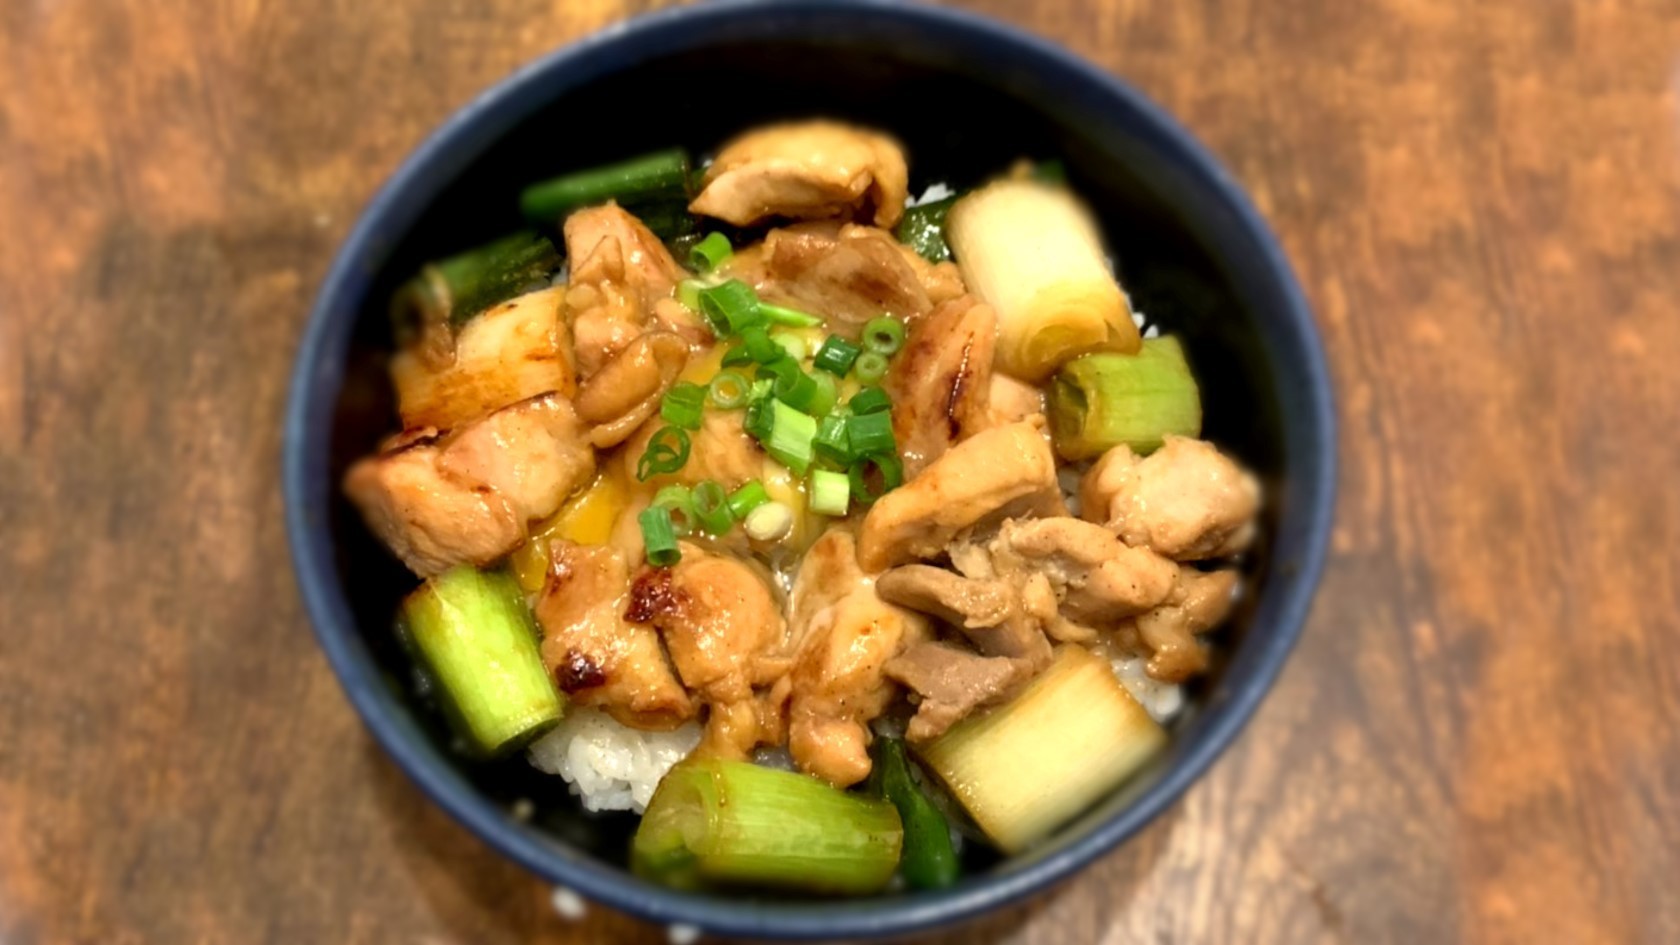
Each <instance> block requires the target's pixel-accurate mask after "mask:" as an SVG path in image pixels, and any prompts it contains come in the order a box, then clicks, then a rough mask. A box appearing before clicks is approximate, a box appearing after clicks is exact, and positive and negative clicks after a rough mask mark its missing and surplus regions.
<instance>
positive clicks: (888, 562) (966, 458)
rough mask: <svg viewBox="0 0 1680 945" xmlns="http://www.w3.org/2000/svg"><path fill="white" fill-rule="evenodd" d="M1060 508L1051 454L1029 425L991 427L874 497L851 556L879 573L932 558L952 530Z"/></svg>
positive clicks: (1060, 512) (1062, 509)
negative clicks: (879, 497) (856, 547)
mask: <svg viewBox="0 0 1680 945" xmlns="http://www.w3.org/2000/svg"><path fill="white" fill-rule="evenodd" d="M1066 512H1067V508H1066V506H1065V504H1064V503H1063V501H1062V493H1061V489H1060V488H1059V487H1058V486H1057V484H1056V459H1055V457H1054V456H1053V455H1051V452H1050V445H1049V444H1048V443H1046V442H1045V441H1044V438H1043V437H1042V436H1040V435H1039V433H1038V430H1037V428H1036V427H1034V426H1033V425H1032V424H1030V423H1015V424H1010V425H1008V426H1002V427H994V428H992V429H990V430H985V431H983V432H981V433H977V434H975V435H974V436H972V437H969V438H968V439H966V440H964V441H963V442H961V443H959V444H957V445H956V446H954V447H952V448H951V449H950V450H949V451H948V452H946V453H945V455H943V456H941V457H940V458H939V459H937V460H935V461H934V462H933V463H932V464H930V465H929V466H928V467H927V468H926V469H924V470H923V471H922V473H921V475H919V476H917V477H916V478H914V479H912V480H910V481H909V482H907V483H905V484H904V485H903V486H901V487H899V488H897V489H894V490H893V491H892V492H889V493H887V494H886V495H885V496H883V497H882V498H881V500H880V501H878V502H876V503H875V504H874V505H873V506H872V507H871V508H870V510H869V514H868V515H867V516H865V517H864V520H863V527H862V529H861V530H860V531H859V533H858V561H859V562H860V563H861V564H862V565H863V568H864V570H865V571H871V572H873V571H880V570H883V569H885V568H889V567H892V566H893V565H897V564H907V563H909V562H911V561H917V560H924V559H928V558H933V557H936V556H938V555H939V554H941V553H943V552H944V551H945V546H946V545H947V544H949V543H950V542H951V540H952V539H953V538H955V537H956V536H957V533H958V532H961V531H963V530H964V529H968V528H973V527H976V526H979V525H982V524H983V523H986V522H988V521H1000V520H1002V519H1003V518H1006V517H1010V516H1019V515H1027V514H1039V515H1063V514H1066Z"/></svg>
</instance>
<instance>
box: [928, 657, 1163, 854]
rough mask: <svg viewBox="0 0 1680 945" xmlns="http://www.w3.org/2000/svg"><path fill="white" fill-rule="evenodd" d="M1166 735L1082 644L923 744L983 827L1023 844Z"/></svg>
mask: <svg viewBox="0 0 1680 945" xmlns="http://www.w3.org/2000/svg"><path fill="white" fill-rule="evenodd" d="M1166 742H1167V735H1166V732H1165V731H1164V730H1162V728H1161V726H1160V725H1158V724H1156V723H1155V720H1154V719H1151V718H1150V717H1149V713H1148V712H1147V711H1145V710H1144V708H1143V706H1141V705H1139V704H1138V702H1137V700H1136V699H1133V698H1132V697H1131V695H1130V694H1129V693H1127V692H1126V690H1125V688H1124V687H1122V686H1121V685H1120V682H1119V681H1118V680H1117V679H1115V677H1114V672H1113V671H1112V670H1111V669H1110V668H1109V666H1108V663H1107V662H1106V661H1104V660H1103V659H1101V658H1100V657H1097V656H1096V655H1094V654H1092V653H1091V651H1090V650H1087V649H1085V648H1084V647H1081V646H1064V647H1062V648H1061V650H1060V651H1059V652H1058V653H1057V655H1056V660H1055V662H1053V663H1051V664H1050V667H1049V668H1048V669H1046V670H1044V672H1043V673H1041V674H1040V675H1039V676H1038V678H1036V679H1034V680H1033V681H1032V682H1031V683H1029V684H1028V685H1027V687H1026V688H1025V689H1023V690H1022V691H1021V692H1020V694H1019V695H1017V696H1015V698H1013V699H1011V700H1010V701H1008V702H1006V703H1004V704H1003V705H1001V706H998V707H997V708H995V709H992V710H990V711H987V712H984V713H982V714H979V715H974V716H971V717H969V718H967V719H964V720H963V721H961V722H958V723H957V724H956V725H954V726H952V728H951V730H950V731H948V732H946V733H945V734H944V735H942V736H940V737H939V738H938V739H937V740H935V741H934V742H932V743H931V744H929V745H926V746H924V747H923V748H922V749H921V750H920V754H921V756H922V760H923V761H925V762H927V765H928V767H929V768H931V769H933V771H934V772H935V773H936V774H938V775H939V777H940V779H942V780H943V781H944V782H945V784H946V785H947V786H948V787H950V789H951V793H952V794H953V795H955V796H956V798H957V799H958V800H959V801H961V802H962V805H963V807H964V808H966V809H967V810H968V812H969V814H970V815H972V816H973V817H974V820H975V822H976V823H978V824H979V825H980V827H981V829H983V830H985V831H986V835H987V836H988V837H991V838H992V839H993V840H994V841H996V842H997V844H998V846H1000V847H1002V848H1003V849H1004V851H1005V852H1008V853H1016V852H1019V851H1020V850H1022V849H1024V848H1026V847H1028V846H1030V845H1031V844H1033V843H1034V842H1036V841H1038V840H1041V839H1043V838H1044V837H1046V836H1048V835H1049V834H1050V832H1051V831H1053V830H1055V829H1056V828H1057V827H1059V826H1061V825H1062V824H1064V823H1066V822H1067V821H1068V820H1070V819H1072V818H1073V817H1074V816H1075V815H1077V814H1079V813H1080V812H1082V811H1084V810H1086V809H1088V808H1089V807H1090V806H1091V805H1093V804H1095V803H1096V802H1097V801H1098V800H1099V799H1101V798H1102V797H1103V795H1105V794H1107V793H1109V792H1110V791H1112V790H1114V789H1115V788H1116V787H1117V786H1119V784H1120V783H1121V782H1122V781H1124V780H1126V778H1127V777H1129V776H1131V775H1132V774H1133V773H1134V772H1136V771H1137V770H1138V769H1139V768H1140V767H1142V766H1143V764H1144V763H1145V762H1146V761H1148V760H1149V758H1150V757H1151V756H1153V755H1154V754H1155V752H1157V751H1159V750H1160V749H1161V747H1162V746H1163V745H1165V744H1166Z"/></svg>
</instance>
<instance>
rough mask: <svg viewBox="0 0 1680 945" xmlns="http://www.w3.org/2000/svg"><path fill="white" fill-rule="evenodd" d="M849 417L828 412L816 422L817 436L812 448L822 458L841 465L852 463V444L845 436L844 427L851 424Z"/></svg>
mask: <svg viewBox="0 0 1680 945" xmlns="http://www.w3.org/2000/svg"><path fill="white" fill-rule="evenodd" d="M851 422H852V421H851V418H850V417H842V416H840V415H839V414H833V413H831V414H829V415H828V416H826V417H823V418H822V422H821V423H818V424H817V438H816V439H815V440H814V441H812V444H811V445H812V448H813V449H815V450H816V451H817V455H818V456H821V457H822V458H823V459H826V460H830V461H832V462H835V463H838V464H840V465H841V466H850V465H851V464H852V459H853V455H852V444H851V440H850V439H849V438H848V437H847V434H846V427H847V426H848V425H850V424H851Z"/></svg>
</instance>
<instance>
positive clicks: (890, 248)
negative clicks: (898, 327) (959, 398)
mask: <svg viewBox="0 0 1680 945" xmlns="http://www.w3.org/2000/svg"><path fill="white" fill-rule="evenodd" d="M913 255H914V254H911V256H913ZM915 258H916V259H917V260H918V261H920V257H915ZM926 268H927V267H926V264H925V262H924V263H923V266H922V269H918V268H917V266H916V265H914V264H913V263H911V262H910V257H909V256H906V254H905V253H904V251H903V247H902V246H900V245H899V243H898V241H897V240H895V239H893V236H892V234H890V233H888V232H887V231H885V230H880V229H876V228H875V227H871V226H855V225H852V224H845V225H842V224H840V223H836V222H834V221H825V222H817V223H800V224H797V225H795V226H787V227H782V228H780V229H776V230H771V231H770V232H769V233H768V234H766V235H765V237H764V241H763V242H762V243H759V244H758V245H756V246H750V247H747V248H746V249H744V250H742V251H741V252H738V253H736V254H735V255H734V256H732V257H730V260H729V262H728V263H726V264H725V272H726V273H727V274H728V275H730V276H732V277H734V278H737V279H740V280H741V281H743V282H746V283H748V284H750V285H752V287H753V289H754V291H756V292H757V293H758V294H759V297H760V298H763V299H764V300H766V301H768V302H773V303H776V304H778V305H785V306H787V307H789V308H794V309H799V310H802V311H810V312H819V313H821V314H822V315H823V316H824V318H826V319H827V322H828V328H829V329H830V330H832V331H834V332H835V333H836V334H840V335H844V336H846V337H848V338H852V339H856V338H857V337H858V335H859V333H860V332H861V331H862V330H863V326H864V324H865V323H866V322H868V321H869V320H870V319H871V318H875V317H878V316H880V315H881V314H883V313H886V314H891V315H895V316H898V317H900V318H905V319H914V318H918V317H920V316H922V315H925V314H926V313H927V312H929V311H931V310H932V308H933V301H932V299H930V298H929V296H928V290H927V286H925V285H924V284H923V282H922V273H923V270H925V269H926ZM928 274H929V275H930V276H931V275H932V274H931V273H928ZM935 284H936V285H937V284H938V283H937V281H935ZM942 291H948V290H942Z"/></svg>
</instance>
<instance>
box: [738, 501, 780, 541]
mask: <svg viewBox="0 0 1680 945" xmlns="http://www.w3.org/2000/svg"><path fill="white" fill-rule="evenodd" d="M741 527H742V528H744V529H746V532H747V537H749V538H752V539H753V540H755V541H781V540H782V539H783V538H786V537H787V536H788V535H790V534H792V533H793V509H790V508H788V507H787V505H786V503H782V502H766V503H764V504H763V505H761V506H759V507H758V508H756V509H753V510H752V511H751V512H748V513H747V517H746V518H745V519H744V520H743V521H742V522H741Z"/></svg>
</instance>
